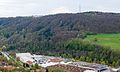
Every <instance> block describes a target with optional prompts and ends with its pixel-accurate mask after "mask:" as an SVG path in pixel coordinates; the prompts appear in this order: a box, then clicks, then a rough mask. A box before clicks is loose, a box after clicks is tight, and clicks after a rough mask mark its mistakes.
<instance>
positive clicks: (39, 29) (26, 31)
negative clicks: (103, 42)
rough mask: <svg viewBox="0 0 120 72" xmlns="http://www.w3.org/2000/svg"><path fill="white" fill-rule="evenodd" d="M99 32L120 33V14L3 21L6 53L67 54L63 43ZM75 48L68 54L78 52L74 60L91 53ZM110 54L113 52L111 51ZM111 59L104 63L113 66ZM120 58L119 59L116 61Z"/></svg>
mask: <svg viewBox="0 0 120 72" xmlns="http://www.w3.org/2000/svg"><path fill="white" fill-rule="evenodd" d="M96 33H120V14H119V13H102V12H84V13H78V14H57V15H47V16H40V17H34V16H30V17H9V18H0V47H2V46H6V47H7V49H6V50H14V51H21V52H28V51H29V52H34V53H39V54H49V55H55V54H56V53H57V52H58V55H59V54H61V53H64V52H65V51H66V48H67V47H66V46H64V44H63V43H64V42H66V41H67V40H69V39H71V38H85V37H86V34H96ZM73 44H74V43H73ZM68 47H71V46H68ZM78 47H79V46H78ZM91 47H96V48H99V47H100V48H101V46H94V45H92V46H91ZM72 48H75V47H71V48H70V49H69V51H70V52H69V51H68V53H69V54H70V55H71V53H73V52H76V54H75V55H72V57H74V58H76V57H81V56H79V53H81V55H85V56H86V55H87V54H86V52H87V53H89V52H88V51H89V49H86V51H81V50H79V48H77V49H72ZM81 48H82V47H80V49H81ZM83 48H84V47H83ZM87 48H89V47H87ZM96 48H95V49H92V51H93V53H94V52H95V51H97V50H96ZM63 50H64V51H63ZM83 50H84V49H83ZM90 51H91V50H90ZM105 52H106V50H105V51H104V52H103V54H101V55H104V56H105V54H104V53H105ZM100 53H101V52H100ZM109 53H111V50H110V52H108V54H109ZM73 54H74V53H73ZM116 55H117V56H119V54H118V53H114V52H113V56H112V58H114V56H116ZM98 56H99V55H98ZM104 56H103V57H104ZM92 57H94V56H92ZM100 57H101V56H99V58H100ZM106 58H107V59H106ZM115 58H116V57H115ZM108 59H109V57H108V56H105V57H104V58H103V60H106V61H107V62H108V63H110V64H112V62H113V61H108ZM118 59H119V57H117V59H116V60H118ZM93 60H94V59H93ZM93 60H91V61H93ZM118 63H119V62H118Z"/></svg>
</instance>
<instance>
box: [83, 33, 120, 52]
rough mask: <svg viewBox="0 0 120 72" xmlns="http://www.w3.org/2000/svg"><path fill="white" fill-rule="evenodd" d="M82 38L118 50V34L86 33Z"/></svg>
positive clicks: (119, 42)
mask: <svg viewBox="0 0 120 72" xmlns="http://www.w3.org/2000/svg"><path fill="white" fill-rule="evenodd" d="M84 40H85V41H90V42H93V43H96V44H99V45H103V46H107V47H110V48H112V49H113V50H115V51H120V34H97V35H88V36H87V38H85V39H84Z"/></svg>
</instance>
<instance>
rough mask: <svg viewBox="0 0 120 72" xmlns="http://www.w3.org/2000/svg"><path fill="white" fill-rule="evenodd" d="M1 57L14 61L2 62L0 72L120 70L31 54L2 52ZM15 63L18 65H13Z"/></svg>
mask: <svg viewBox="0 0 120 72" xmlns="http://www.w3.org/2000/svg"><path fill="white" fill-rule="evenodd" d="M0 55H1V56H0V57H2V56H3V57H5V58H6V59H7V60H8V61H13V62H11V63H9V64H7V62H6V61H5V60H3V61H1V64H0V70H3V72H4V70H8V71H14V70H16V71H18V72H19V70H21V69H20V67H23V68H24V69H26V70H29V71H30V72H49V71H48V70H47V69H48V68H56V69H57V68H58V69H63V70H65V72H117V71H118V70H120V67H110V66H108V65H102V64H96V63H87V62H82V61H74V60H72V59H66V58H61V57H53V56H44V55H36V54H31V53H16V54H15V56H12V55H10V54H8V53H7V52H1V53H0ZM15 62H16V63H17V65H14V64H12V63H15ZM33 66H34V68H33ZM29 71H28V72H29Z"/></svg>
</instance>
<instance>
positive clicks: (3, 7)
mask: <svg viewBox="0 0 120 72" xmlns="http://www.w3.org/2000/svg"><path fill="white" fill-rule="evenodd" d="M119 3H120V0H0V17H15V16H33V15H49V14H57V13H78V12H86V11H102V12H115V13H120V8H119V7H120V4H119Z"/></svg>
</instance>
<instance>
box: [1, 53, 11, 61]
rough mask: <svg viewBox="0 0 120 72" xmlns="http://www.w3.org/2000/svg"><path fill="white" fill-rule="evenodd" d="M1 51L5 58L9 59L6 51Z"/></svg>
mask: <svg viewBox="0 0 120 72" xmlns="http://www.w3.org/2000/svg"><path fill="white" fill-rule="evenodd" d="M1 53H2V54H3V55H4V56H5V57H6V58H7V60H10V58H9V54H8V53H7V52H1Z"/></svg>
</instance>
